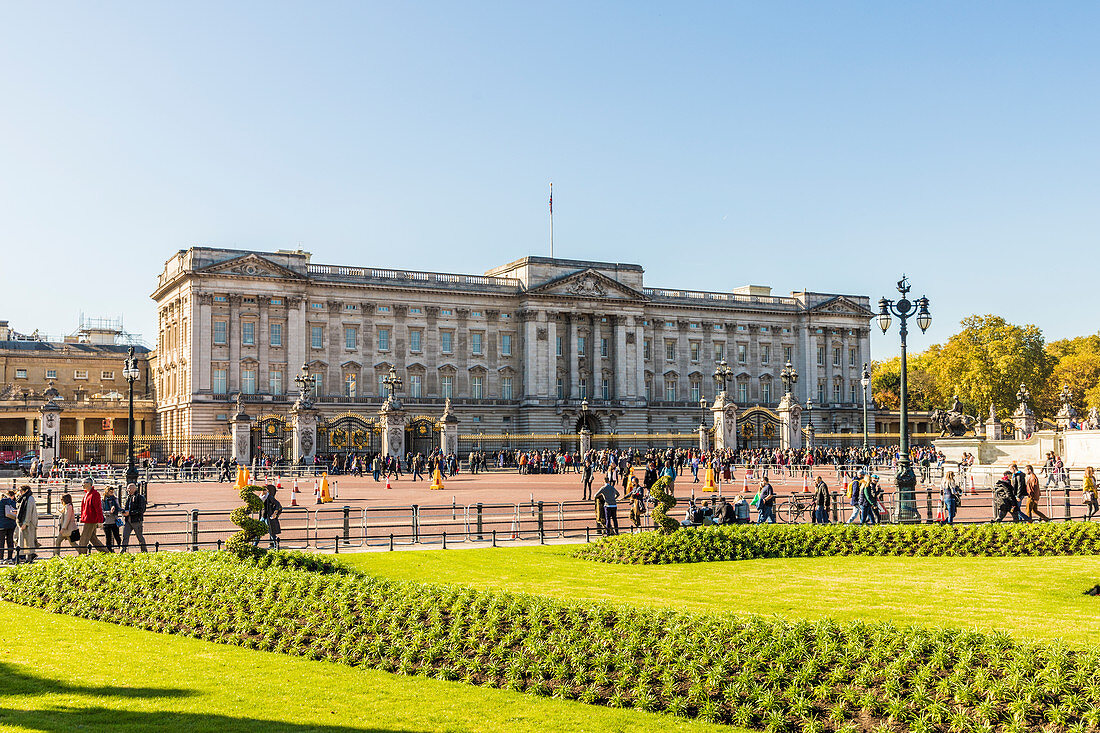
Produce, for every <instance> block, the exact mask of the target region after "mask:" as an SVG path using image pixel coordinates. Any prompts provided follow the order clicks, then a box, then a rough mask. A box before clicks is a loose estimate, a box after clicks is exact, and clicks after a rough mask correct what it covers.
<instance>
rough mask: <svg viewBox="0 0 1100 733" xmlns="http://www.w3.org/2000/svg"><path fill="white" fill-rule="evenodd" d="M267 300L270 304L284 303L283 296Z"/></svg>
mask: <svg viewBox="0 0 1100 733" xmlns="http://www.w3.org/2000/svg"><path fill="white" fill-rule="evenodd" d="M267 302H268V304H269V305H282V304H283V299H282V298H272V299H271V300H269V301H267Z"/></svg>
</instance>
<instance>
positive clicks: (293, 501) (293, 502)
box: [290, 479, 298, 506]
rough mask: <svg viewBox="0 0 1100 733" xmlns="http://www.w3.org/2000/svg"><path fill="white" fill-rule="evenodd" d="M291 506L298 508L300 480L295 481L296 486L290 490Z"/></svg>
mask: <svg viewBox="0 0 1100 733" xmlns="http://www.w3.org/2000/svg"><path fill="white" fill-rule="evenodd" d="M290 505H291V506H298V479H294V486H293V487H292V488H291V489H290Z"/></svg>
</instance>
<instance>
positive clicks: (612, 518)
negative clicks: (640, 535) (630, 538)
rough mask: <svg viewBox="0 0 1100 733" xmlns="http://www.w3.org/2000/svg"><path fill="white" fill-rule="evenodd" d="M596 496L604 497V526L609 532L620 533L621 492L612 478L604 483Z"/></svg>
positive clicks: (609, 533) (610, 533)
mask: <svg viewBox="0 0 1100 733" xmlns="http://www.w3.org/2000/svg"><path fill="white" fill-rule="evenodd" d="M596 496H598V497H601V498H603V514H604V522H603V523H604V528H605V529H606V530H607V534H608V535H609V536H610V535H613V534H619V506H618V501H619V492H618V490H617V489H616V488H615V484H613V483H612V482H611V480H610V479H608V481H607V482H606V483H605V484H604V485H603V488H602V489H600V490H599V491H598V492H597V493H596Z"/></svg>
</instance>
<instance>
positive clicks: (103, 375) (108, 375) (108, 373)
mask: <svg viewBox="0 0 1100 733" xmlns="http://www.w3.org/2000/svg"><path fill="white" fill-rule="evenodd" d="M99 378H100V379H114V378H115V373H114V372H113V371H107V370H104V371H102V372H100V374H99Z"/></svg>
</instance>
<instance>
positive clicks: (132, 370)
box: [122, 346, 141, 485]
mask: <svg viewBox="0 0 1100 733" xmlns="http://www.w3.org/2000/svg"><path fill="white" fill-rule="evenodd" d="M122 376H123V377H124V378H125V379H126V383H127V384H129V385H130V419H129V421H128V422H127V428H126V484H127V485H129V484H136V483H137V478H138V473H137V465H135V464H134V382H136V381H137V380H138V377H140V376H141V372H139V371H138V367H137V359H136V358H134V347H133V346H131V347H130V351H129V352H128V355H127V357H126V365H125V366H124V367H123V368H122Z"/></svg>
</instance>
